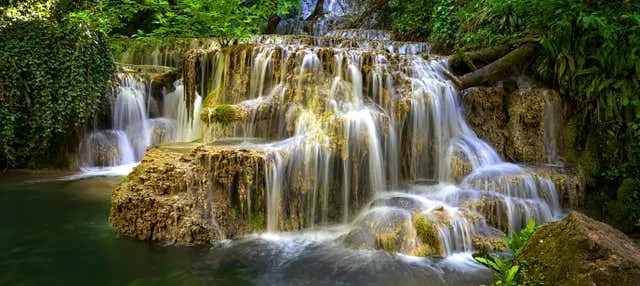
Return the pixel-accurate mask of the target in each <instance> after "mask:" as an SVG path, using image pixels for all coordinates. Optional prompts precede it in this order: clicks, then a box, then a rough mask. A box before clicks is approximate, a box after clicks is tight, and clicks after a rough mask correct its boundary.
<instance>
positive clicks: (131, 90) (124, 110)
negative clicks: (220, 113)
mask: <svg viewBox="0 0 640 286" xmlns="http://www.w3.org/2000/svg"><path fill="white" fill-rule="evenodd" d="M117 78H118V83H119V85H118V86H117V87H115V88H114V89H113V91H112V92H111V96H112V106H111V110H112V115H111V118H112V122H111V129H104V130H96V131H92V132H89V133H88V134H87V135H86V136H85V138H84V139H83V140H82V141H81V143H80V147H79V153H78V162H79V165H80V167H81V169H82V170H83V171H84V172H85V173H88V174H93V175H100V174H110V175H123V174H127V173H128V172H129V171H130V170H131V168H132V167H133V166H134V165H135V163H137V162H139V161H140V160H142V157H143V156H144V153H145V149H146V148H147V147H148V146H151V145H155V144H162V143H169V142H189V141H193V140H197V139H198V138H200V120H197V118H198V117H199V114H200V110H201V107H202V98H201V97H200V96H199V95H196V100H195V104H194V110H193V114H192V117H191V118H189V117H188V116H187V107H186V101H185V99H184V95H183V92H184V88H183V86H182V83H181V81H178V82H176V83H175V84H174V85H175V91H173V92H169V93H167V94H166V95H164V97H163V98H162V100H163V111H164V114H161V116H159V117H155V118H151V117H150V113H151V112H150V106H152V105H157V102H156V101H157V100H156V99H155V98H153V97H152V96H151V94H150V83H149V82H148V81H147V80H145V79H144V78H141V77H139V76H135V75H132V74H128V73H119V74H118V75H117ZM193 118H195V119H196V120H193ZM114 170H120V171H114Z"/></svg>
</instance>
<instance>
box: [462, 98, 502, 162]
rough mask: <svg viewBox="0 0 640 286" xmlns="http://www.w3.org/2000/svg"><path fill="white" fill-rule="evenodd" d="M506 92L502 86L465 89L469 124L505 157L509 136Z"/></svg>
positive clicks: (466, 118)
mask: <svg viewBox="0 0 640 286" xmlns="http://www.w3.org/2000/svg"><path fill="white" fill-rule="evenodd" d="M505 94H506V92H505V90H504V89H503V88H500V87H472V88H469V89H466V90H464V91H463V98H464V116H465V120H466V122H467V124H468V125H469V127H471V129H473V131H475V132H476V134H477V135H478V137H480V138H482V139H483V140H484V141H486V142H487V143H489V144H490V145H491V146H493V147H494V148H495V150H496V152H498V154H500V155H502V156H503V157H505V154H506V145H507V137H508V132H507V130H506V126H507V114H506V110H505V106H504V100H505Z"/></svg>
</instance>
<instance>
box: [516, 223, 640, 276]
mask: <svg viewBox="0 0 640 286" xmlns="http://www.w3.org/2000/svg"><path fill="white" fill-rule="evenodd" d="M520 254H521V257H519V258H518V259H519V260H520V261H521V272H522V275H520V276H521V277H528V278H529V279H536V280H544V282H545V285H638V278H639V277H640V248H638V245H636V244H635V243H634V242H633V241H632V240H631V239H630V238H629V237H627V236H625V235H624V234H623V233H622V232H620V231H619V230H616V229H614V228H613V227H611V226H609V225H607V224H604V223H601V222H598V221H596V220H593V219H591V218H589V217H587V216H585V215H583V214H580V213H577V212H572V213H571V214H569V216H568V217H566V218H565V219H563V220H561V221H558V222H554V223H551V224H548V225H545V226H542V227H541V228H540V229H539V230H537V231H536V233H535V234H534V235H533V236H532V237H531V239H530V240H529V242H528V243H527V244H526V245H525V246H524V248H523V249H522V250H521V252H520ZM520 282H522V281H520Z"/></svg>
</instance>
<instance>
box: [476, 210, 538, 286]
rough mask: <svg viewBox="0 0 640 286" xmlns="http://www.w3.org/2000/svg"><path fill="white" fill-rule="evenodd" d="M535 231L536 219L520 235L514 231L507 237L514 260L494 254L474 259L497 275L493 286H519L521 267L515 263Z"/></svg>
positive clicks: (505, 238)
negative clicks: (518, 279)
mask: <svg viewBox="0 0 640 286" xmlns="http://www.w3.org/2000/svg"><path fill="white" fill-rule="evenodd" d="M535 231H536V221H535V218H531V219H530V220H529V223H528V224H527V226H526V227H525V228H523V229H521V230H520V232H519V233H516V232H515V231H512V232H511V234H509V235H505V237H504V242H505V245H506V246H507V247H508V248H509V250H510V251H511V253H512V254H513V257H512V258H506V257H504V256H499V255H494V254H486V255H484V256H477V257H474V259H475V260H476V261H477V262H479V263H480V264H482V265H484V266H487V267H489V268H490V269H491V270H492V271H493V272H494V273H495V274H496V276H497V278H498V279H497V280H496V281H495V282H493V284H492V285H500V286H512V285H513V286H515V285H518V283H517V278H518V273H519V270H520V266H519V265H518V264H517V263H515V260H516V258H517V256H518V254H519V253H520V250H522V247H523V246H524V245H525V244H526V243H527V241H528V240H529V239H530V238H531V236H532V235H533V233H534V232H535Z"/></svg>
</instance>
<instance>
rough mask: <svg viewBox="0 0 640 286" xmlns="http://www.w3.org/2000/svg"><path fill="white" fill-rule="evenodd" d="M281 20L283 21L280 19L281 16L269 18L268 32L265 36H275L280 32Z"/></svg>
mask: <svg viewBox="0 0 640 286" xmlns="http://www.w3.org/2000/svg"><path fill="white" fill-rule="evenodd" d="M280 20H282V18H280V16H278V15H271V17H269V22H268V23H267V30H266V31H265V34H275V33H277V32H278V24H280Z"/></svg>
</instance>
